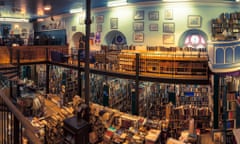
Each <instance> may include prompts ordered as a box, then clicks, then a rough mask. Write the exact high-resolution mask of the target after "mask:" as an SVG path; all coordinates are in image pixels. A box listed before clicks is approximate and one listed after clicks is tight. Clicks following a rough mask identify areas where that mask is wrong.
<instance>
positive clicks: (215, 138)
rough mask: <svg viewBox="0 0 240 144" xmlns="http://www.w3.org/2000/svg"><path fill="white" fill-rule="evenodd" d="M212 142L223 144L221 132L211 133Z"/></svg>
mask: <svg viewBox="0 0 240 144" xmlns="http://www.w3.org/2000/svg"><path fill="white" fill-rule="evenodd" d="M213 141H214V143H216V144H217V143H219V144H220V143H223V132H221V131H217V132H213Z"/></svg>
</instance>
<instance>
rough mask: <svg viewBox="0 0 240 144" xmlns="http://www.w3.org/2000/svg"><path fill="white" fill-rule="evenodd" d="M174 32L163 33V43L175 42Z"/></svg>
mask: <svg viewBox="0 0 240 144" xmlns="http://www.w3.org/2000/svg"><path fill="white" fill-rule="evenodd" d="M173 43H174V34H163V44H173Z"/></svg>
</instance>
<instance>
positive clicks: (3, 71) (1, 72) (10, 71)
mask: <svg viewBox="0 0 240 144" xmlns="http://www.w3.org/2000/svg"><path fill="white" fill-rule="evenodd" d="M17 72H18V70H17V69H6V70H0V74H3V75H4V74H9V73H17Z"/></svg>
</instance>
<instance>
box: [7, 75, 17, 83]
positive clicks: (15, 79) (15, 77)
mask: <svg viewBox="0 0 240 144" xmlns="http://www.w3.org/2000/svg"><path fill="white" fill-rule="evenodd" d="M9 80H10V81H15V82H16V81H18V80H19V78H18V76H14V77H12V78H10V79H9Z"/></svg>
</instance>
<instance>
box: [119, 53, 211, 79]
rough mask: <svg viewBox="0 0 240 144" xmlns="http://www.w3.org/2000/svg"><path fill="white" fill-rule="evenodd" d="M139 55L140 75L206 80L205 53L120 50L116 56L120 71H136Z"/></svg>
mask: <svg viewBox="0 0 240 144" xmlns="http://www.w3.org/2000/svg"><path fill="white" fill-rule="evenodd" d="M137 54H139V55H140V58H139V62H140V63H139V71H140V75H144V74H148V75H149V74H158V75H159V76H161V77H167V78H169V77H174V78H182V79H186V78H189V79H198V78H201V79H208V57H207V53H206V52H204V51H203V52H196V51H193V52H184V51H177V52H167V53H166V52H161V51H135V50H122V51H121V52H120V54H119V55H118V65H119V67H120V69H119V70H120V71H128V72H134V71H135V70H136V66H135V65H136V64H135V63H136V58H137V57H136V55H137Z"/></svg>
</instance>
